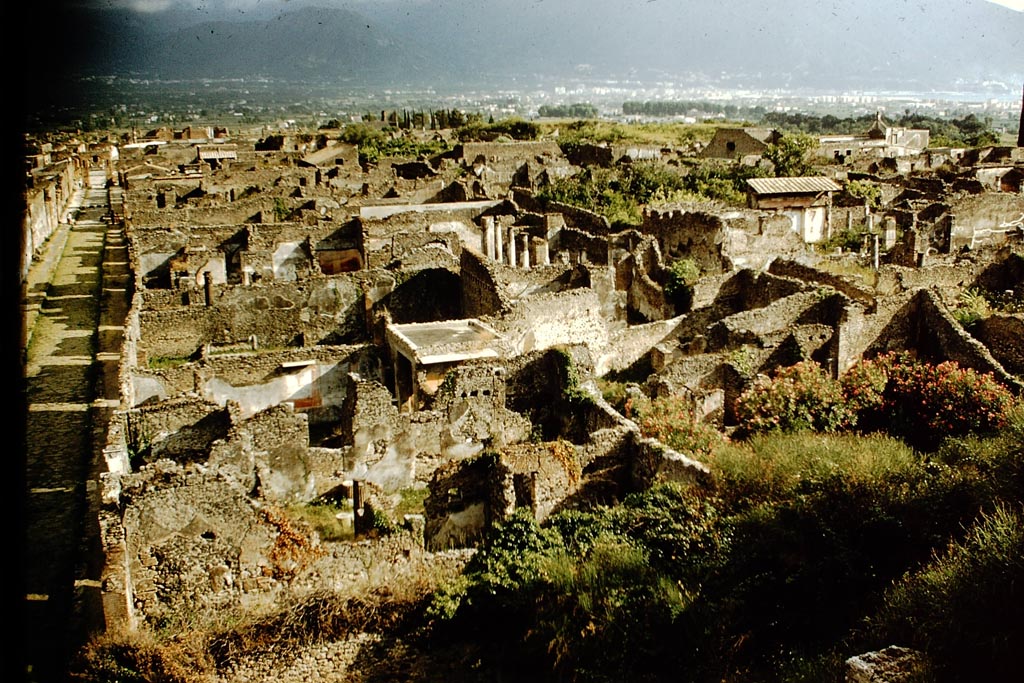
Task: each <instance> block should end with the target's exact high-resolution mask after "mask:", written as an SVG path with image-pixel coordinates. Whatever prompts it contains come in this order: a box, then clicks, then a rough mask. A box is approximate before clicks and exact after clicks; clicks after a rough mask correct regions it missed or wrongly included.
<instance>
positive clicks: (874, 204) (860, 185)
mask: <svg viewBox="0 0 1024 683" xmlns="http://www.w3.org/2000/svg"><path fill="white" fill-rule="evenodd" d="M846 192H847V194H849V195H850V196H851V197H857V198H858V199H860V200H862V201H863V202H864V206H868V207H871V208H872V209H876V208H878V207H879V205H880V204H881V202H882V190H881V188H879V187H878V185H876V184H874V183H872V182H869V181H867V180H851V181H850V182H848V183H846Z"/></svg>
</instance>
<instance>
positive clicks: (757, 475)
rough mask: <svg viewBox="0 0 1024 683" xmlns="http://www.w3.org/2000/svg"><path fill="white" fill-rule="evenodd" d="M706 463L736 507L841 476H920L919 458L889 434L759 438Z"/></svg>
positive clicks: (727, 449) (723, 448) (788, 495)
mask: <svg viewBox="0 0 1024 683" xmlns="http://www.w3.org/2000/svg"><path fill="white" fill-rule="evenodd" d="M705 462H706V463H707V464H708V465H709V466H710V467H711V470H712V473H713V476H714V478H715V480H716V482H717V485H718V487H719V489H720V490H722V491H723V493H724V495H728V496H729V497H730V499H734V500H735V501H736V502H737V503H740V502H743V503H747V504H749V503H752V502H769V501H779V500H786V499H788V498H791V497H792V496H794V495H795V494H797V493H798V492H799V491H801V490H803V489H805V488H807V487H808V486H809V485H811V484H813V483H815V482H822V481H824V480H826V479H829V478H842V479H844V480H847V481H850V482H859V483H864V482H870V481H874V480H879V479H882V478H885V477H890V476H901V477H905V476H910V475H913V474H915V473H918V472H920V468H921V466H922V465H921V460H920V458H919V457H918V455H917V454H916V453H915V452H914V451H913V449H911V448H910V447H909V446H907V445H906V444H905V443H903V442H902V441H900V440H899V439H896V438H893V437H890V436H885V435H869V436H857V435H852V434H817V433H814V432H795V433H776V434H771V435H763V434H762V435H756V436H753V437H751V439H750V440H749V441H739V442H733V443H729V444H724V445H722V446H720V447H718V448H717V449H715V450H714V451H713V452H712V453H711V454H710V455H709V456H708V457H706V458H705Z"/></svg>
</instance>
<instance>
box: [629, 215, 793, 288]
mask: <svg viewBox="0 0 1024 683" xmlns="http://www.w3.org/2000/svg"><path fill="white" fill-rule="evenodd" d="M640 229H641V231H643V232H644V233H646V234H649V235H653V236H654V237H655V238H656V239H657V240H658V244H659V246H660V247H661V253H662V254H663V255H664V256H665V258H666V260H668V261H671V260H674V259H676V258H682V257H686V258H689V259H692V260H693V261H695V262H696V263H697V265H698V266H700V269H701V272H702V273H704V274H707V275H713V274H717V273H721V272H724V271H729V270H733V269H740V268H753V269H763V268H766V267H767V266H768V265H769V264H770V263H771V261H772V260H773V259H775V258H777V257H780V256H783V257H785V256H790V257H793V256H797V255H800V254H803V253H806V251H807V245H806V244H804V242H803V239H802V238H801V236H800V235H799V234H798V233H797V232H795V231H794V230H793V228H792V223H791V222H790V220H789V219H788V218H786V217H785V216H782V215H774V214H766V213H763V212H757V211H747V210H744V211H737V210H728V211H723V210H721V209H718V210H716V211H715V212H714V213H711V212H710V211H708V210H703V209H695V208H692V207H679V208H663V209H647V210H645V211H644V220H643V224H642V225H641V227H640Z"/></svg>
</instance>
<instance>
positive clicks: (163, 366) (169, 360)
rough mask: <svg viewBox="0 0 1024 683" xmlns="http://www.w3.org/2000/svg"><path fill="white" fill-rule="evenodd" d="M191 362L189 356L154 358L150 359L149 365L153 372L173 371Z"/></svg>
mask: <svg viewBox="0 0 1024 683" xmlns="http://www.w3.org/2000/svg"><path fill="white" fill-rule="evenodd" d="M191 360H192V359H191V358H190V357H189V356H153V357H151V358H150V359H149V362H148V365H149V368H150V369H151V370H171V369H173V368H176V367H180V366H182V365H184V364H185V363H188V362H189V361H191Z"/></svg>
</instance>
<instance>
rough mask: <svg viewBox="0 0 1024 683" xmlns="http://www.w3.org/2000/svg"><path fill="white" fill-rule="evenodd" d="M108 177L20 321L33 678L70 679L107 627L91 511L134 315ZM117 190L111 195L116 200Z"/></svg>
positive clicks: (36, 281) (37, 283) (82, 199)
mask: <svg viewBox="0 0 1024 683" xmlns="http://www.w3.org/2000/svg"><path fill="white" fill-rule="evenodd" d="M105 182H106V178H105V176H104V174H103V172H102V171H99V172H97V171H92V172H91V173H90V178H89V185H88V187H85V188H82V189H80V190H78V192H77V193H76V196H75V200H74V202H75V203H79V204H80V206H79V208H78V211H77V217H76V220H75V221H73V222H72V223H71V224H70V225H67V226H64V227H63V228H62V229H61V230H59V231H58V232H57V233H56V234H55V235H54V237H53V238H52V239H51V241H50V244H48V249H47V253H46V255H45V257H44V258H42V259H38V260H37V261H36V262H34V263H33V267H32V269H31V273H30V275H29V281H28V283H27V285H26V291H25V300H24V313H25V316H26V319H25V330H26V331H27V333H28V340H27V344H28V345H27V348H26V350H25V356H24V360H25V394H26V403H27V414H26V426H25V430H26V431H25V437H26V472H25V485H26V489H27V494H26V495H27V498H26V502H25V525H26V530H27V542H26V548H25V552H24V555H25V560H24V564H25V567H24V569H25V579H24V581H25V584H26V586H25V588H26V592H27V595H26V596H25V599H26V601H27V602H26V609H25V618H26V619H27V625H26V632H25V638H26V639H27V645H28V646H27V651H26V653H25V659H26V660H27V661H26V679H27V680H28V681H31V682H33V683H49V682H51V681H64V680H67V671H68V667H69V663H70V661H71V659H72V657H73V656H74V653H75V652H76V651H77V650H78V649H79V647H80V646H81V645H82V644H83V643H85V641H86V639H87V638H88V637H89V635H91V634H94V633H98V632H101V631H102V630H103V628H104V624H103V616H102V610H101V609H100V600H99V581H98V578H99V576H100V570H101V567H102V557H101V552H100V546H99V537H98V525H97V521H96V509H97V507H96V506H97V505H98V500H99V492H98V485H97V484H98V479H99V473H100V471H101V468H102V466H103V462H104V461H103V457H102V449H103V445H104V442H105V437H104V435H105V432H106V426H107V422H108V421H109V418H110V416H111V414H112V413H113V411H114V410H115V409H117V408H118V407H119V396H118V392H117V386H118V385H117V381H116V378H117V366H118V359H119V355H120V346H121V339H122V338H123V322H124V316H125V313H126V311H127V308H128V296H129V294H128V290H127V286H128V284H129V276H128V264H127V246H126V244H125V242H124V231H123V229H122V228H121V227H120V226H119V225H117V224H112V223H111V220H110V218H109V214H110V204H109V199H108V194H107V192H108V190H107V189H106V186H105ZM118 189H119V188H114V190H113V191H115V192H116V191H117V190H118Z"/></svg>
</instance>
